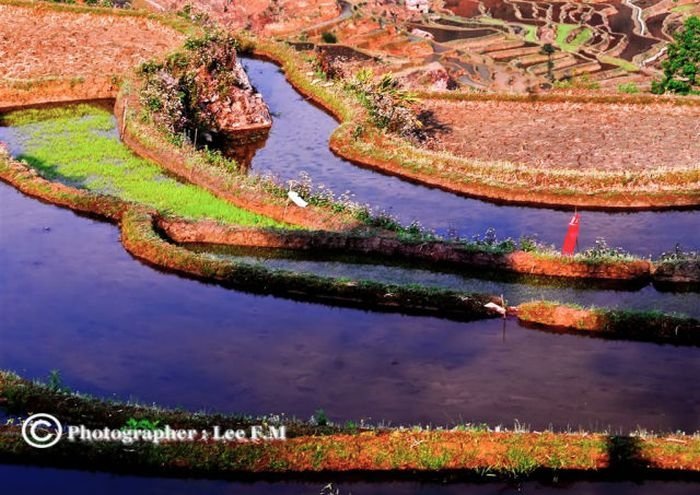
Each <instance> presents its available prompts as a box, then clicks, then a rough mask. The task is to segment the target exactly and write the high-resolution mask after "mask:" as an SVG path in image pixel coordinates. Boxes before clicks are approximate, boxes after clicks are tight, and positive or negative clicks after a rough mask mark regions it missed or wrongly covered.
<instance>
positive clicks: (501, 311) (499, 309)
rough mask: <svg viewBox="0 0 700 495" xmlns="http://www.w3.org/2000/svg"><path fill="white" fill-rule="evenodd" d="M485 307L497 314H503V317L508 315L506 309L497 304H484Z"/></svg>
mask: <svg viewBox="0 0 700 495" xmlns="http://www.w3.org/2000/svg"><path fill="white" fill-rule="evenodd" d="M484 307H485V308H489V309H492V310H494V311H495V312H497V313H498V314H501V315H503V316H505V315H506V308H504V307H503V306H499V305H498V304H496V303H492V302H490V303H487V304H484Z"/></svg>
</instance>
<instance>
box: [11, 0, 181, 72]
mask: <svg viewBox="0 0 700 495" xmlns="http://www.w3.org/2000/svg"><path fill="white" fill-rule="evenodd" d="M182 41H183V36H182V35H181V34H179V33H178V32H176V31H174V30H173V29H171V28H168V27H166V26H164V25H163V24H161V23H159V22H157V21H154V20H149V19H146V18H143V17H137V16H112V15H92V14H88V13H84V14H81V13H74V12H57V11H56V10H53V9H51V8H49V7H47V6H42V5H37V6H34V7H16V6H11V5H0V75H1V78H2V79H8V80H16V79H20V80H28V79H38V78H49V77H51V78H81V77H86V76H87V77H89V76H108V75H112V74H116V75H118V74H122V73H124V72H125V71H127V70H128V69H131V68H132V67H134V66H136V65H137V64H139V63H141V62H143V61H145V60H147V59H150V58H153V57H154V56H157V55H158V54H162V53H165V52H167V51H169V50H172V49H174V48H175V47H177V46H179V45H180V44H182Z"/></svg>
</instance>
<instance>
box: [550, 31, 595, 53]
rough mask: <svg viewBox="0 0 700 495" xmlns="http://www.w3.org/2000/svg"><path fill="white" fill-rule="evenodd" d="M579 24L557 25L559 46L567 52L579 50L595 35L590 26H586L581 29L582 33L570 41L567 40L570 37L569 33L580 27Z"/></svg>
mask: <svg viewBox="0 0 700 495" xmlns="http://www.w3.org/2000/svg"><path fill="white" fill-rule="evenodd" d="M579 27H580V26H578V25H577V24H558V25H557V41H556V43H557V46H559V48H561V49H562V50H564V51H567V52H575V51H577V50H578V49H579V48H580V47H581V46H582V45H583V44H585V43H586V42H587V41H588V40H590V39H591V37H593V31H591V30H590V29H589V28H584V29H583V30H581V32H580V33H578V34H577V35H576V37H574V39H573V40H571V41H570V42H567V41H566V40H567V38H568V37H569V34H571V32H572V31H573V30H574V29H577V28H579Z"/></svg>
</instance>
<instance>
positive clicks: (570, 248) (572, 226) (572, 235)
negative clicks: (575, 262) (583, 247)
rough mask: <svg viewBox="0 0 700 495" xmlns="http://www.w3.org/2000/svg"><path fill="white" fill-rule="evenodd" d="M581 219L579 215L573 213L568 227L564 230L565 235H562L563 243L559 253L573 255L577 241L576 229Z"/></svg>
mask: <svg viewBox="0 0 700 495" xmlns="http://www.w3.org/2000/svg"><path fill="white" fill-rule="evenodd" d="M580 221H581V215H579V214H578V213H574V216H573V218H572V219H571V221H570V222H569V228H568V230H567V231H566V237H564V245H563V246H562V248H561V254H566V255H569V256H571V255H573V254H574V251H576V242H577V241H578V231H579V223H580Z"/></svg>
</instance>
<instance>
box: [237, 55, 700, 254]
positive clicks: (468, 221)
mask: <svg viewBox="0 0 700 495" xmlns="http://www.w3.org/2000/svg"><path fill="white" fill-rule="evenodd" d="M244 65H245V66H246V67H247V68H248V74H249V76H250V79H251V81H252V83H253V84H254V85H255V87H256V88H257V89H258V90H259V91H260V92H261V93H262V95H263V97H264V98H265V101H266V102H267V103H268V104H269V106H270V109H271V111H272V113H273V116H274V124H273V126H272V131H271V133H270V136H269V138H268V140H267V143H266V145H265V147H264V148H263V149H261V150H260V151H258V152H257V154H256V155H255V158H254V159H253V162H252V170H253V171H254V172H257V173H267V172H271V173H273V174H274V175H276V176H277V177H279V178H281V179H285V180H287V179H296V178H298V177H299V174H300V172H302V171H305V172H307V173H308V174H310V176H311V177H312V178H313V181H314V183H315V184H324V185H326V186H328V187H330V188H331V189H332V190H334V191H335V192H336V193H343V192H345V191H351V192H352V193H354V194H355V200H357V201H359V202H361V203H368V204H371V205H373V206H374V207H376V208H378V209H382V210H385V211H388V212H390V213H392V214H394V215H395V216H397V217H398V218H399V219H400V220H401V221H402V222H404V223H410V222H412V221H415V220H417V221H419V222H420V223H421V224H422V225H423V226H425V227H427V228H429V229H434V230H436V231H438V232H441V233H446V232H448V231H454V232H457V233H459V234H461V235H463V236H471V235H473V234H476V233H483V232H484V231H485V230H486V229H487V228H489V227H494V228H496V231H497V233H498V235H499V236H503V237H505V236H512V237H520V236H521V235H528V234H538V236H539V239H540V240H542V241H545V242H547V243H554V244H556V245H560V244H561V242H562V239H563V236H564V233H565V230H566V225H567V223H568V222H569V220H570V218H571V212H567V211H558V210H552V209H545V208H525V207H513V206H499V205H495V204H493V203H488V202H485V201H479V200H475V199H469V198H463V197H460V196H456V195H453V194H450V193H446V192H444V191H440V190H438V189H431V188H427V187H424V186H419V185H415V184H412V183H409V182H407V181H403V180H399V179H397V178H396V177H391V176H387V175H383V174H379V173H376V172H373V171H371V170H368V169H364V168H361V167H357V166H354V165H352V164H350V163H348V162H346V161H345V160H342V159H340V158H338V157H337V156H335V155H333V153H331V152H330V150H329V149H328V139H329V137H330V134H331V133H332V132H333V130H334V129H335V128H336V126H337V123H336V122H335V120H333V118H332V117H330V116H328V115H327V114H326V113H324V112H323V111H322V110H319V109H318V108H316V107H314V106H313V105H311V104H310V103H308V102H306V101H305V100H304V98H303V97H302V96H300V95H299V93H297V92H296V91H295V90H294V88H292V87H291V86H290V85H289V83H288V82H287V81H286V79H285V78H284V75H283V74H282V73H281V72H280V71H279V69H278V68H277V66H275V65H274V64H271V63H269V62H263V61H258V60H246V61H245V64H244ZM699 215H700V214H698V213H697V212H694V211H680V212H673V211H672V212H634V213H616V214H612V213H605V212H584V213H583V215H582V226H581V237H580V239H579V243H580V246H581V247H582V248H586V247H589V246H591V245H592V244H593V242H594V241H595V239H596V237H605V238H606V239H607V240H608V243H609V244H610V245H614V246H621V247H624V248H625V249H627V250H629V251H633V252H635V253H638V254H643V255H647V254H658V253H659V252H661V251H664V250H668V249H671V248H673V246H675V244H676V243H681V245H683V246H686V247H688V248H690V247H692V248H700V229H698V228H697V226H698V219H699V218H700V216H699Z"/></svg>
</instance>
